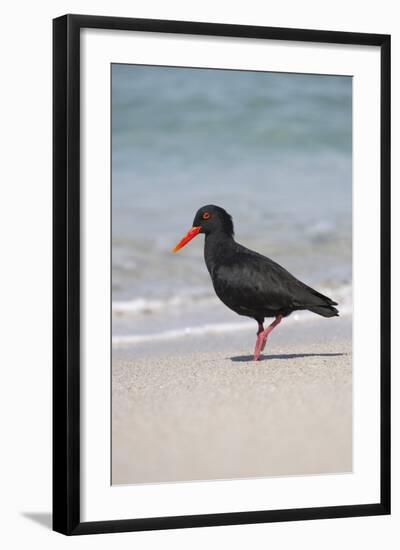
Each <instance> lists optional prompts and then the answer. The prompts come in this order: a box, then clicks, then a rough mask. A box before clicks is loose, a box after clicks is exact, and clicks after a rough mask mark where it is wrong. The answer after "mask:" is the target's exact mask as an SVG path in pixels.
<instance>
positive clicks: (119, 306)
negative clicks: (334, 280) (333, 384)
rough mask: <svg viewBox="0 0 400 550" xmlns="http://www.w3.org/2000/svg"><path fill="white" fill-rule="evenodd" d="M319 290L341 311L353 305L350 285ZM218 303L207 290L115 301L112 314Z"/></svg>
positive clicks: (118, 314) (147, 312)
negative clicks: (335, 303) (336, 303)
mask: <svg viewBox="0 0 400 550" xmlns="http://www.w3.org/2000/svg"><path fill="white" fill-rule="evenodd" d="M318 290H319V292H322V294H325V295H327V296H330V297H332V298H333V299H334V300H335V301H336V302H338V303H339V306H340V308H341V309H343V307H346V306H347V305H348V304H350V303H351V299H352V288H351V285H350V284H349V283H346V284H344V285H342V286H341V287H338V288H333V287H330V286H323V287H318ZM218 303H219V301H218V298H217V297H216V296H215V294H210V293H208V292H207V291H206V290H200V291H191V292H186V293H182V294H176V295H173V296H170V297H166V298H144V297H138V298H134V299H132V300H125V301H115V302H113V303H112V314H113V316H116V317H122V316H135V315H140V314H156V313H159V312H161V311H163V310H168V309H172V308H185V307H188V306H190V305H193V304H195V305H199V306H207V305H210V304H218Z"/></svg>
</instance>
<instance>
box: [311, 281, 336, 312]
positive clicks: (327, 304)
mask: <svg viewBox="0 0 400 550" xmlns="http://www.w3.org/2000/svg"><path fill="white" fill-rule="evenodd" d="M309 288H310V287H309ZM310 290H311V292H312V299H311V300H309V305H308V306H307V309H308V310H309V311H312V312H313V313H317V314H318V315H322V317H338V316H339V311H338V310H337V309H336V308H335V307H334V306H337V305H338V304H337V302H334V301H333V300H331V299H330V298H328V296H324V294H321V293H320V292H318V291H317V290H314V289H311V288H310Z"/></svg>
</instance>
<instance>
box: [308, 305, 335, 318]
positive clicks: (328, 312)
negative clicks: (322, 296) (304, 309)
mask: <svg viewBox="0 0 400 550" xmlns="http://www.w3.org/2000/svg"><path fill="white" fill-rule="evenodd" d="M308 309H309V311H312V312H313V313H317V314H318V315H322V317H338V316H339V311H338V310H337V309H336V308H335V307H333V306H332V305H329V304H327V305H321V306H315V307H309V308H308Z"/></svg>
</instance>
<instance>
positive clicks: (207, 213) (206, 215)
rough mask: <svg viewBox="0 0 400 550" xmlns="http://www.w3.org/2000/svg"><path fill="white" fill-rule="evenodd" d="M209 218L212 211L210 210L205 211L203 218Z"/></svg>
mask: <svg viewBox="0 0 400 550" xmlns="http://www.w3.org/2000/svg"><path fill="white" fill-rule="evenodd" d="M209 218H210V213H209V212H204V214H203V220H208V219H209Z"/></svg>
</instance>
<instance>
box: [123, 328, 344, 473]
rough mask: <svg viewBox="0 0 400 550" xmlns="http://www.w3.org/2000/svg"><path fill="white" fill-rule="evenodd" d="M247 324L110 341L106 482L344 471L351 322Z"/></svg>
mask: <svg viewBox="0 0 400 550" xmlns="http://www.w3.org/2000/svg"><path fill="white" fill-rule="evenodd" d="M282 325H283V324H282ZM249 326H251V325H249ZM252 328H254V327H252ZM253 332H254V330H250V329H249V331H247V330H245V331H240V332H237V333H233V334H226V335H212V336H207V337H188V338H181V339H179V340H176V341H172V342H166V343H162V344H161V343H158V344H157V345H156V346H149V345H148V344H147V345H143V346H132V347H130V348H118V349H114V350H113V365H112V482H113V484H127V483H132V484H133V483H156V482H171V481H190V480H202V479H204V480H206V479H229V478H245V477H265V476H278V475H309V474H322V473H337V472H349V471H351V469H352V355H351V320H350V319H349V318H347V319H345V318H341V319H335V320H332V321H328V322H327V321H326V320H324V319H323V320H318V319H317V320H316V321H308V322H303V323H287V325H286V326H282V327H279V331H278V330H276V332H275V333H274V334H273V335H272V336H271V337H270V340H269V342H268V344H267V349H266V354H265V355H264V356H263V357H262V360H261V361H259V362H258V363H254V362H253V361H252V360H251V355H250V352H251V351H252V346H253V339H254V334H253Z"/></svg>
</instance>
